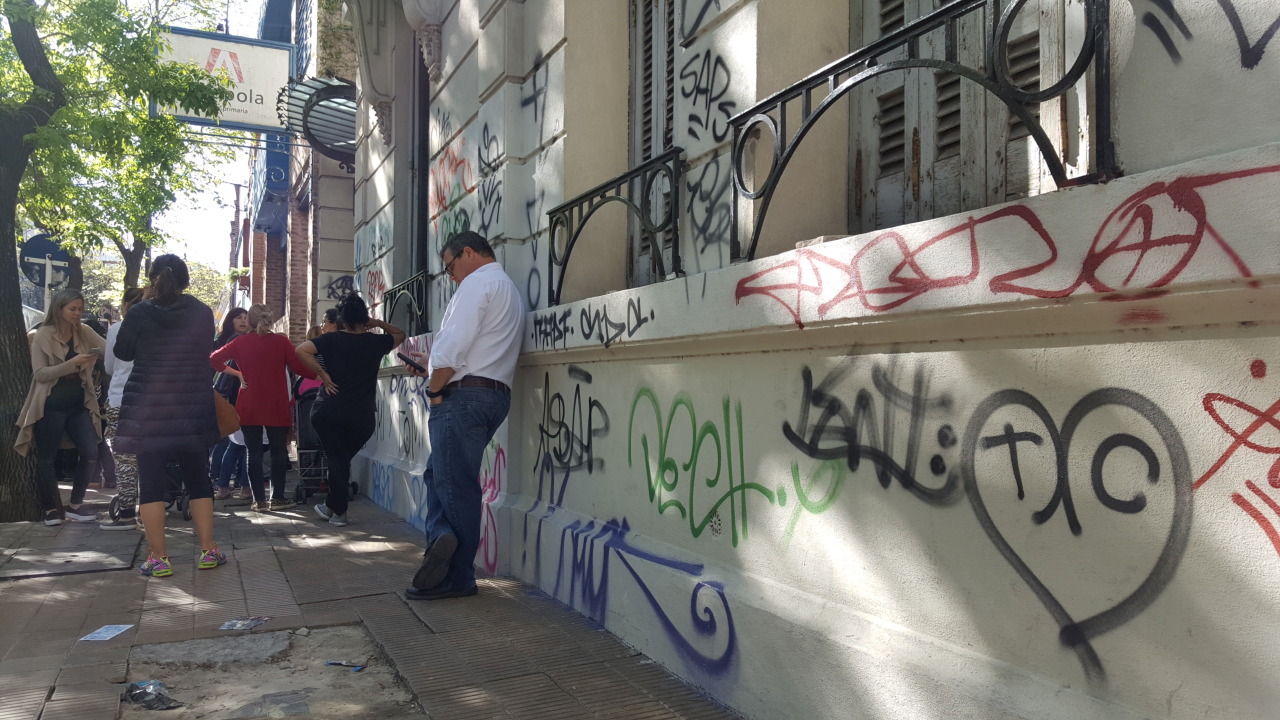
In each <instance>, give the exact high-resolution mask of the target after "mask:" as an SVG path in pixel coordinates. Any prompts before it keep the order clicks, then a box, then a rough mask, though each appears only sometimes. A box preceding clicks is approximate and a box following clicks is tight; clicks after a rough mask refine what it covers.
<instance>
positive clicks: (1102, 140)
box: [729, 0, 1116, 260]
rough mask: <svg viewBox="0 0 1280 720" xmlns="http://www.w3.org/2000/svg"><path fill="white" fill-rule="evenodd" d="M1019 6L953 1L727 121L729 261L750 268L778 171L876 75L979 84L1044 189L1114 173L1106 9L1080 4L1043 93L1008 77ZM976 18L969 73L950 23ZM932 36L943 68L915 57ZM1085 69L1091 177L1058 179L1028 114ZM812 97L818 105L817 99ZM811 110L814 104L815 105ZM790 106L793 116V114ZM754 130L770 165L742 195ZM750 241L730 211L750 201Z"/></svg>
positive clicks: (1053, 158) (1099, 1)
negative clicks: (930, 73)
mask: <svg viewBox="0 0 1280 720" xmlns="http://www.w3.org/2000/svg"><path fill="white" fill-rule="evenodd" d="M1026 2H1027V0H1014V2H1010V3H1008V5H1007V7H1005V8H1003V10H1002V9H1001V5H1002V4H1004V3H1002V2H1001V0H954V1H953V2H949V3H947V4H946V5H944V6H942V7H940V8H938V9H937V10H935V11H934V12H931V13H929V14H927V15H925V16H923V17H921V18H919V19H918V20H915V21H913V22H911V23H908V24H906V25H905V26H903V27H902V28H900V29H898V30H896V31H894V32H891V33H889V34H887V35H885V36H884V37H882V38H880V39H879V40H877V41H875V42H873V43H871V44H869V45H867V46H865V47H863V48H861V49H859V50H856V51H854V52H852V53H850V54H849V55H846V56H845V57H844V58H842V59H840V60H837V61H835V62H833V63H831V64H830V65H827V66H826V67H824V68H822V69H821V70H818V71H817V72H814V73H813V74H811V75H809V76H808V77H806V78H804V79H803V80H801V81H799V82H797V83H795V84H794V85H791V86H790V87H788V88H785V89H783V90H781V91H779V92H777V93H774V94H773V95H771V96H769V97H767V98H765V99H764V100H761V101H760V102H759V103H756V105H754V106H753V107H751V108H748V109H747V110H745V111H743V112H741V113H739V114H737V115H735V116H734V117H733V118H732V119H731V120H730V121H729V124H730V126H731V127H732V128H733V150H732V156H731V157H732V178H733V187H734V192H735V198H734V202H733V203H732V247H733V256H734V257H735V258H744V259H747V260H753V259H755V252H756V244H757V243H758V242H759V239H760V230H761V228H762V227H763V224H764V218H765V214H766V212H767V211H768V209H769V203H770V202H771V200H772V198H773V192H774V190H775V189H776V188H777V185H778V181H779V179H780V178H781V176H782V173H783V171H784V170H785V169H786V167H787V163H788V162H790V160H791V158H792V157H793V155H794V154H795V152H796V148H797V146H799V144H800V143H801V141H803V140H804V138H805V135H806V134H807V133H808V132H809V130H810V129H812V128H813V125H814V124H815V123H816V122H817V121H818V120H819V119H820V118H821V117H822V115H823V113H825V112H826V111H827V110H828V109H830V108H831V106H832V105H833V104H834V103H836V102H837V101H839V100H840V99H841V98H843V97H844V96H845V95H847V94H848V93H849V92H850V91H851V90H852V89H853V88H855V87H857V86H858V85H860V84H862V83H864V82H866V81H868V80H870V79H872V78H874V77H877V76H879V75H884V74H886V73H891V72H897V71H905V70H909V69H913V68H914V69H920V68H929V69H933V70H941V71H945V72H949V73H954V74H955V75H957V76H959V77H960V78H962V79H965V80H969V81H972V82H975V83H977V84H978V85H981V86H982V87H983V88H984V89H985V90H986V91H987V92H989V93H991V94H992V95H994V96H995V97H996V98H998V99H999V100H1000V101H1002V102H1003V103H1004V104H1005V105H1007V106H1008V108H1009V110H1010V111H1011V112H1012V113H1013V114H1014V116H1016V117H1017V118H1018V120H1020V121H1021V122H1022V124H1023V125H1024V126H1025V127H1026V129H1027V130H1028V131H1029V133H1030V136H1031V138H1032V139H1033V140H1034V141H1035V144H1036V146H1037V148H1038V149H1039V151H1040V154H1041V156H1042V157H1043V159H1044V162H1045V165H1046V167H1047V169H1048V170H1049V173H1050V174H1051V175H1052V177H1053V181H1054V182H1055V183H1056V184H1057V185H1058V187H1064V186H1068V185H1077V184H1083V183H1088V182H1097V181H1100V180H1103V179H1107V178H1110V177H1114V176H1115V174H1116V163H1115V153H1114V148H1113V146H1112V142H1111V59H1110V58H1111V49H1110V48H1111V46H1110V29H1109V17H1108V13H1109V4H1110V3H1109V0H1084V13H1085V22H1086V27H1085V32H1084V37H1083V41H1082V46H1081V47H1080V52H1079V56H1078V57H1077V58H1076V61H1075V62H1074V63H1073V64H1072V65H1071V67H1069V68H1067V71H1066V72H1065V73H1064V75H1063V77H1062V78H1061V79H1060V80H1059V81H1057V82H1055V83H1053V84H1052V85H1050V86H1049V87H1046V88H1043V89H1039V90H1034V91H1027V90H1024V89H1022V88H1020V87H1018V86H1017V85H1016V84H1014V82H1013V79H1012V78H1011V77H1010V75H1011V73H1010V69H1009V62H1008V58H1009V40H1010V38H1009V35H1010V31H1011V30H1012V29H1013V25H1014V22H1015V21H1016V20H1017V18H1018V13H1019V11H1020V10H1021V9H1022V7H1023V5H1025V4H1026ZM980 12H983V13H985V16H984V17H985V29H984V33H983V37H982V38H981V40H982V42H983V47H982V52H981V59H982V62H981V65H980V67H969V66H967V65H964V64H963V63H962V62H961V60H960V49H959V47H960V41H959V37H958V36H959V30H958V24H959V22H960V21H961V20H962V19H964V18H966V17H967V16H970V15H974V14H977V13H980ZM938 31H941V32H942V33H943V37H944V43H945V52H944V58H943V59H937V58H927V57H920V41H921V40H922V39H923V38H924V37H925V36H926V35H929V34H930V33H934V32H938ZM904 48H905V54H906V57H905V58H901V59H896V60H891V61H885V62H881V61H880V58H881V57H883V56H885V55H888V54H891V53H897V54H899V55H901V52H900V51H901V50H902V49H904ZM1091 66H1092V68H1093V72H1094V79H1093V83H1092V85H1090V86H1088V88H1087V90H1088V93H1089V95H1090V98H1089V105H1090V107H1091V108H1092V110H1091V119H1090V122H1089V128H1090V132H1091V135H1092V140H1093V142H1092V146H1093V148H1094V149H1095V157H1094V161H1093V166H1092V168H1091V170H1092V172H1090V173H1087V174H1083V175H1079V176H1076V177H1070V178H1069V177H1067V172H1066V169H1065V167H1064V166H1063V163H1062V161H1061V160H1060V159H1059V158H1058V156H1057V152H1056V151H1055V149H1054V147H1053V143H1052V142H1051V141H1050V139H1049V136H1048V134H1047V133H1046V132H1045V129H1044V128H1043V127H1042V126H1041V125H1040V123H1039V122H1038V120H1037V118H1036V117H1035V115H1034V114H1033V113H1032V112H1031V111H1030V110H1029V109H1028V105H1030V104H1033V103H1041V102H1045V101H1048V100H1052V99H1054V98H1057V97H1059V96H1062V95H1064V94H1066V93H1067V92H1069V91H1071V89H1072V88H1074V87H1075V86H1076V85H1077V83H1078V82H1079V81H1080V79H1081V78H1083V77H1084V76H1085V73H1087V72H1088V71H1089V69H1090V67H1091ZM818 98H820V99H818ZM816 99H817V102H816V103H815V100H816ZM796 105H798V106H799V107H798V108H796ZM788 106H790V107H791V108H792V109H793V110H794V109H798V110H799V115H800V118H799V126H798V127H796V128H795V131H794V133H792V134H788V130H789V128H788V120H789V119H790V118H789V117H788V112H787V111H788ZM757 126H759V127H762V128H764V129H765V131H766V132H767V133H768V134H770V135H771V136H772V138H771V142H770V140H766V142H765V145H766V152H768V149H767V148H768V147H771V148H772V152H773V163H772V165H771V166H770V168H769V171H768V174H767V175H766V176H765V177H764V178H763V179H762V180H760V181H759V182H758V183H756V184H755V188H754V189H748V187H747V183H746V181H745V179H744V166H745V167H754V166H753V165H750V164H748V162H749V161H748V160H747V159H746V158H744V151H745V149H746V146H747V141H748V140H749V139H750V137H751V135H752V133H753V132H754V131H755V129H756V128H757ZM756 201H758V203H756V206H755V208H754V209H755V213H754V217H753V218H752V227H751V234H750V237H749V238H748V240H747V243H746V246H745V248H744V247H743V244H742V243H741V242H740V236H739V233H740V232H741V224H742V223H741V221H740V212H741V208H740V205H743V204H746V203H752V202H756Z"/></svg>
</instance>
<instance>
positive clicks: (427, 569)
mask: <svg viewBox="0 0 1280 720" xmlns="http://www.w3.org/2000/svg"><path fill="white" fill-rule="evenodd" d="M440 257H441V261H442V262H443V263H444V273H445V274H446V275H448V276H449V277H450V278H451V279H452V280H453V281H454V282H455V283H457V284H458V289H457V291H456V292H455V294H454V296H453V298H452V299H451V300H450V302H449V304H448V306H447V307H446V309H445V313H444V316H443V319H442V321H441V325H440V328H439V329H438V330H437V331H436V332H435V334H434V337H433V339H432V343H431V352H430V354H429V355H427V356H424V355H421V354H417V353H414V354H413V357H412V358H410V359H411V360H413V363H411V364H410V366H409V369H408V372H409V373H410V374H412V375H415V376H418V377H424V378H427V382H428V390H427V393H426V394H427V397H428V398H430V403H431V412H430V415H429V419H428V435H429V438H430V442H431V453H430V456H429V459H428V462H427V468H426V471H425V472H424V475H423V478H424V481H425V482H426V484H427V504H428V516H427V549H426V552H425V553H424V555H423V560H422V564H421V566H420V568H419V569H418V571H417V572H416V573H415V575H414V577H413V579H412V583H411V587H410V588H408V589H407V590H406V591H405V592H406V596H407V597H409V598H411V599H424V600H434V599H440V598H446V597H462V596H467V595H474V594H475V593H476V583H475V569H474V563H475V556H476V553H477V551H478V548H479V543H480V516H481V497H482V495H481V489H480V484H479V473H480V464H481V462H482V457H483V453H484V450H485V448H486V447H487V446H488V443H489V441H490V440H491V439H492V438H493V435H494V433H495V432H496V431H497V429H498V427H499V426H500V425H501V424H502V422H503V421H504V420H505V418H506V416H507V412H508V411H509V409H510V406H511V382H512V380H513V378H514V376H515V366H516V359H517V357H518V355H519V349H520V341H521V336H522V328H523V318H524V307H523V303H522V302H521V300H520V295H519V292H518V290H517V289H516V287H515V284H514V283H513V282H512V281H511V279H510V278H509V277H508V276H507V274H506V273H505V271H503V269H502V267H501V266H500V265H499V264H498V263H497V261H496V258H495V256H494V252H493V249H492V247H490V245H489V243H488V242H487V241H486V240H485V239H484V238H483V237H481V236H480V235H478V234H476V233H474V232H463V233H459V234H457V235H455V236H453V237H452V238H451V239H450V240H449V241H447V242H446V243H445V245H444V247H443V248H442V250H441V252H440ZM148 280H149V285H148V287H147V288H146V289H145V290H130V291H128V292H126V293H125V295H124V297H123V299H122V300H123V302H122V307H121V310H122V313H123V319H122V321H121V322H119V323H117V324H114V325H112V326H111V327H110V329H109V330H108V331H107V334H106V337H105V338H103V337H101V336H100V335H98V334H97V333H96V332H94V331H93V330H91V329H89V328H88V327H87V326H85V325H84V324H82V323H81V319H80V318H81V313H82V312H83V310H84V299H83V297H82V296H81V295H80V294H79V293H78V292H76V291H74V290H63V291H60V292H59V293H57V294H55V295H54V297H53V299H52V301H51V302H50V306H49V308H48V310H47V312H46V315H45V318H44V320H43V321H42V322H41V323H40V325H39V326H38V327H37V328H36V329H35V330H34V331H33V332H32V334H31V336H30V340H31V364H32V369H33V374H32V379H31V386H30V389H29V391H28V393H27V399H26V402H25V404H24V406H23V408H22V411H21V414H20V416H19V420H18V425H19V428H20V429H19V434H18V439H17V441H16V443H15V447H16V448H17V450H18V452H19V453H21V454H24V455H25V454H27V453H28V452H30V451H31V449H32V447H33V446H34V449H35V454H36V472H35V484H36V489H37V495H38V498H39V501H40V503H41V506H42V510H43V511H44V522H45V524H46V525H58V524H61V523H62V522H63V521H64V520H80V521H94V520H96V519H97V513H96V512H89V511H88V510H87V509H86V508H84V507H83V506H82V505H83V503H84V498H85V494H86V490H87V488H88V484H89V478H90V477H91V476H92V474H93V473H94V470H95V468H96V467H97V466H98V464H99V462H100V459H101V458H102V457H111V458H113V459H114V462H115V466H116V477H117V489H118V495H117V498H118V499H117V501H116V502H117V504H118V505H119V508H120V510H119V513H118V515H117V517H114V518H112V519H110V520H108V521H106V522H103V523H102V524H101V527H102V528H103V529H107V530H114V529H132V528H134V527H136V520H135V510H134V508H135V506H136V508H137V509H136V517H137V518H140V519H141V521H142V525H143V528H144V530H145V531H146V535H147V543H148V546H149V547H148V555H147V560H146V562H145V563H144V564H143V565H142V567H141V572H142V574H144V575H149V576H152V577H165V576H168V575H172V574H173V564H172V563H171V562H170V559H169V556H168V554H167V551H166V545H165V515H166V509H167V508H166V502H167V500H168V497H169V493H170V491H171V478H172V477H175V476H176V477H177V478H178V479H180V481H181V483H182V485H183V486H184V487H185V491H186V494H187V497H188V499H189V500H188V501H189V504H190V505H189V507H190V510H191V515H192V521H193V524H194V526H195V530H196V535H197V537H198V539H199V542H200V548H201V553H200V555H199V557H198V558H197V561H196V566H197V568H199V569H210V568H215V567H218V566H219V565H221V564H223V563H225V562H226V556H225V554H224V553H223V552H222V551H221V550H220V549H219V548H218V545H217V543H216V542H215V541H214V538H213V501H214V499H215V497H216V498H225V497H228V496H229V494H230V489H229V484H230V479H231V476H232V475H234V474H236V472H237V469H238V468H241V467H243V468H246V469H247V475H248V487H249V492H250V497H251V498H252V503H253V504H252V508H253V510H255V511H258V512H270V511H276V510H283V509H287V508H290V507H292V506H293V505H294V503H292V502H290V501H289V500H288V498H287V496H286V495H285V487H284V485H285V475H286V472H287V468H288V462H289V459H288V436H289V430H290V428H291V427H292V425H293V412H292V394H291V391H290V383H289V382H288V373H287V371H292V372H293V373H295V374H296V375H298V376H300V377H302V378H307V379H310V380H314V381H317V382H318V383H319V384H320V389H319V392H318V394H317V397H316V400H315V403H314V405H313V407H312V410H311V414H310V421H311V424H312V426H313V427H314V429H315V432H316V435H317V436H318V437H319V439H320V444H321V446H322V448H323V451H324V454H325V456H326V458H327V462H328V471H329V475H328V483H327V484H328V495H327V497H326V499H325V502H324V503H321V504H319V505H316V506H315V508H314V510H315V512H316V513H317V514H318V515H319V516H320V517H321V518H323V519H324V520H326V521H328V522H329V523H331V524H333V525H336V526H343V525H346V524H347V523H348V519H347V508H348V505H349V500H350V498H349V487H350V477H351V463H352V461H353V459H354V458H355V456H356V454H357V453H359V452H360V450H361V448H362V447H363V446H364V445H365V443H367V442H368V440H369V439H370V438H371V437H372V436H373V433H374V431H375V429H376V426H377V414H376V405H377V403H376V397H377V377H378V371H379V368H380V367H381V366H382V361H383V359H384V358H385V356H386V355H387V354H388V353H389V352H391V351H393V350H394V349H395V348H397V347H399V346H400V344H401V343H402V342H404V339H405V334H404V332H403V331H401V330H400V329H399V328H397V327H395V326H393V325H390V324H388V323H386V322H383V321H381V320H378V319H375V318H372V317H370V315H369V310H368V308H367V306H366V305H365V303H364V301H363V300H362V299H361V298H360V297H359V296H358V295H355V294H352V295H348V296H347V297H346V298H344V299H343V300H342V301H341V302H340V303H339V304H338V307H336V308H334V309H332V310H330V311H329V312H328V313H326V317H325V320H326V322H325V324H324V326H322V327H320V328H318V329H313V330H312V332H310V333H308V339H307V340H306V341H304V342H302V343H301V344H299V345H297V346H296V347H295V346H294V345H293V343H292V342H290V341H289V339H288V338H287V337H285V336H284V335H281V334H278V333H274V332H272V331H271V326H272V324H273V322H274V321H275V316H274V315H273V313H272V312H271V309H270V308H268V307H267V306H265V305H254V306H252V307H250V308H248V309H247V310H245V309H243V308H234V309H233V310H232V311H231V312H229V313H228V314H227V317H226V318H225V319H224V321H223V323H222V326H221V329H220V332H218V333H217V334H216V336H215V333H214V330H215V323H214V318H213V312H212V310H210V309H209V307H208V306H207V305H205V304H204V303H202V302H200V301H199V300H198V299H196V298H194V297H192V296H191V295H188V294H186V293H185V292H184V291H185V290H186V288H187V287H188V285H189V284H190V276H189V273H188V271H187V267H186V263H185V262H184V261H183V260H182V259H181V258H179V257H178V256H176V255H162V256H160V257H158V258H156V259H155V260H154V261H153V262H152V264H151V268H150V271H149V273H148ZM100 361H101V362H100ZM423 366H425V367H423ZM215 372H216V373H217V374H216V375H215V374H214V373H215ZM104 375H105V376H109V377H110V380H109V381H107V382H106V383H105V385H104V384H103V383H104V380H103V376H104ZM211 390H212V391H211ZM100 391H101V392H100ZM215 395H217V396H218V399H215ZM100 396H101V397H100ZM222 401H226V404H227V405H228V406H231V407H234V410H235V413H236V414H237V415H238V424H239V427H240V432H241V433H242V435H243V437H242V440H243V442H242V443H240V442H236V441H235V440H232V439H229V438H228V437H227V433H225V432H220V431H219V411H218V409H217V408H216V405H217V404H218V403H221V402H222ZM224 425H225V423H224ZM238 439H239V438H238ZM67 440H69V441H70V443H71V444H72V445H74V446H75V448H76V450H77V451H78V453H79V458H78V461H77V463H76V468H75V471H74V474H73V477H72V489H71V497H70V502H69V503H68V504H66V505H63V504H62V501H61V493H60V491H59V489H58V485H57V479H56V477H55V471H54V464H55V460H56V457H57V452H58V449H59V448H60V447H62V446H63V445H64V443H65V442H66V441H67ZM103 440H105V441H106V442H105V443H104V442H103ZM264 443H265V445H266V446H267V447H268V448H269V453H270V461H271V471H270V481H271V487H270V491H269V492H268V488H267V486H266V479H265V478H264V473H263V458H264V454H265V453H266V452H267V451H265V450H264ZM211 448H212V450H211Z"/></svg>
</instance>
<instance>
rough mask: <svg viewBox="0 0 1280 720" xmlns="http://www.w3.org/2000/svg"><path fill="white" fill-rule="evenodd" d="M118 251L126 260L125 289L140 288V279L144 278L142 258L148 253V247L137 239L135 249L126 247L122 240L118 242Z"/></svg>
mask: <svg viewBox="0 0 1280 720" xmlns="http://www.w3.org/2000/svg"><path fill="white" fill-rule="evenodd" d="M116 249H117V250H119V251H120V257H121V258H122V259H123V260H124V289H125V290H129V289H130V288H136V287H139V285H138V279H139V278H140V277H141V276H142V258H143V256H144V255H146V253H147V246H146V245H145V244H143V242H142V241H141V240H138V239H137V238H134V239H133V247H132V248H129V247H126V246H125V244H124V242H123V241H121V240H117V241H116Z"/></svg>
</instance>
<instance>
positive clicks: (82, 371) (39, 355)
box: [13, 289, 106, 525]
mask: <svg viewBox="0 0 1280 720" xmlns="http://www.w3.org/2000/svg"><path fill="white" fill-rule="evenodd" d="M83 312H84V297H83V296H82V295H81V294H80V293H79V291H76V290H69V289H68V290H59V291H58V292H57V293H54V295H53V298H52V299H51V300H50V302H49V310H48V312H46V313H45V317H44V321H43V322H41V323H40V325H39V327H38V328H37V329H36V331H35V333H34V334H33V335H32V337H31V370H32V375H31V386H30V387H29V388H28V389H27V400H26V402H25V403H24V404H23V406H22V412H21V413H20V414H19V415H18V426H19V428H20V429H19V430H18V439H17V441H15V442H14V444H13V445H14V448H15V449H17V451H18V454H19V455H24V456H25V455H26V454H27V453H28V452H29V451H30V449H31V444H32V442H34V443H35V446H36V491H37V492H38V493H39V497H40V504H41V506H42V507H41V510H43V511H44V524H45V525H61V524H62V521H63V520H64V519H67V520H79V521H82V522H92V521H94V520H97V519H98V514H97V513H96V512H91V511H87V510H84V509H82V508H81V507H80V506H81V504H82V503H83V502H84V494H85V490H87V489H88V487H89V478H90V476H92V475H93V469H94V467H95V466H96V465H97V464H98V443H99V442H100V441H101V440H102V437H101V435H100V433H101V430H100V429H101V427H102V425H101V422H100V420H99V417H98V416H99V412H98V388H97V386H96V385H95V384H94V381H93V367H94V365H96V364H97V362H98V359H99V358H100V357H102V352H103V346H104V345H105V344H106V343H105V341H104V340H103V339H102V338H101V337H99V336H98V334H97V333H95V332H94V331H92V330H90V329H89V328H87V327H85V326H84V325H83V324H81V322H80V315H81V313H83ZM64 435H65V436H67V437H70V438H71V442H72V443H73V444H74V445H75V446H76V451H77V452H78V453H79V454H80V460H79V461H78V462H77V463H76V469H75V473H74V475H72V483H71V503H70V504H69V505H67V506H65V507H63V505H62V496H61V493H60V491H59V490H58V481H57V479H56V478H55V476H54V469H53V464H54V461H55V459H56V458H57V456H58V448H59V447H60V446H61V445H62V438H63V436H64Z"/></svg>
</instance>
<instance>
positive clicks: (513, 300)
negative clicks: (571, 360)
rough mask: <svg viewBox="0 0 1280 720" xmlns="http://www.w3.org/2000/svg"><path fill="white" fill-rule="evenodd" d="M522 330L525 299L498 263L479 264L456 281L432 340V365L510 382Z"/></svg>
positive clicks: (455, 376) (461, 375)
mask: <svg viewBox="0 0 1280 720" xmlns="http://www.w3.org/2000/svg"><path fill="white" fill-rule="evenodd" d="M523 332H524V303H523V302H522V301H521V299H520V291H519V290H518V289H517V288H516V284H515V283H514V282H512V281H511V278H510V277H508V276H507V273H506V271H505V270H503V269H502V265H500V264H498V263H496V262H493V263H487V264H485V265H481V266H480V267H478V268H476V269H475V270H474V271H472V272H471V274H470V275H468V276H466V277H465V278H463V280H462V282H460V283H458V290H457V292H455V293H454V294H453V298H452V299H450V300H449V305H448V307H446V308H445V309H444V319H443V320H442V321H441V322H440V329H439V330H437V331H436V334H435V336H434V337H433V338H432V341H431V367H432V368H453V377H452V378H450V379H449V382H454V381H456V380H461V379H462V378H464V377H467V376H468V375H475V376H478V377H485V378H489V379H490V380H497V381H499V382H502V383H506V385H507V387H511V383H512V381H513V380H514V379H515V376H516V360H517V359H518V358H519V356H520V341H521V339H522V338H521V335H522V333H523Z"/></svg>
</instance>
